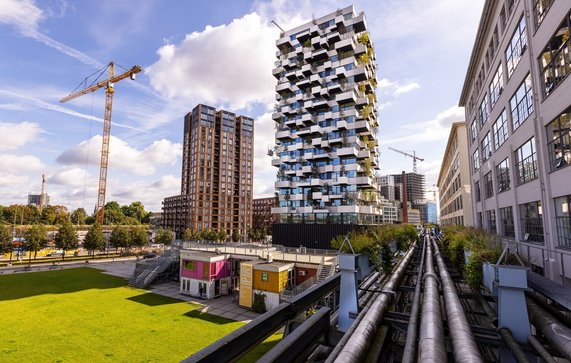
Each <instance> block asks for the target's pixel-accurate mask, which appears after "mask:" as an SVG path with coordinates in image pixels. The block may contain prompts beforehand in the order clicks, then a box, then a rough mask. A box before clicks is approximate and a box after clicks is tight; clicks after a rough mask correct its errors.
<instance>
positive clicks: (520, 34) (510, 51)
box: [506, 16, 527, 77]
mask: <svg viewBox="0 0 571 363" xmlns="http://www.w3.org/2000/svg"><path fill="white" fill-rule="evenodd" d="M526 48H527V35H526V33H525V17H523V16H522V17H521V19H520V21H519V24H518V27H517V29H516V30H515V32H514V35H513V36H512V39H511V40H510V44H509V45H508V48H507V49H506V64H507V68H508V77H511V75H512V73H513V72H514V70H515V67H517V65H518V64H519V61H520V59H521V57H522V55H523V52H525V50H526Z"/></svg>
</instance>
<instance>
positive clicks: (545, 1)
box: [533, 0, 554, 30]
mask: <svg viewBox="0 0 571 363" xmlns="http://www.w3.org/2000/svg"><path fill="white" fill-rule="evenodd" d="M553 1H554V0H536V1H535V5H534V7H533V18H534V20H535V29H536V30H537V28H539V26H540V25H541V22H542V21H543V18H545V14H547V12H548V11H549V8H550V7H551V4H553Z"/></svg>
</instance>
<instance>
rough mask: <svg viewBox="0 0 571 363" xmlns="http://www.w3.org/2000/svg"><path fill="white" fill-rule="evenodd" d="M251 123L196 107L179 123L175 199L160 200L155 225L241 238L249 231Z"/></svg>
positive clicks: (177, 232) (252, 134) (226, 113)
mask: <svg viewBox="0 0 571 363" xmlns="http://www.w3.org/2000/svg"><path fill="white" fill-rule="evenodd" d="M253 132H254V120H253V119H251V118H249V117H246V116H237V115H235V114H234V113H232V112H228V111H224V110H220V111H217V110H216V109H214V108H213V107H210V106H206V105H202V104H199V105H198V106H196V107H195V108H194V109H193V110H192V112H190V113H188V114H187V115H186V116H185V118H184V141H183V156H182V178H181V179H182V180H181V194H180V195H177V196H173V197H168V198H165V200H164V201H163V215H162V221H161V224H162V226H163V227H166V228H170V229H172V230H173V231H174V232H175V233H176V235H177V237H179V238H180V237H182V234H183V232H184V230H185V229H187V228H190V229H192V230H194V231H202V230H205V229H214V230H222V229H224V230H225V231H226V233H227V234H228V236H231V235H232V234H233V233H234V232H236V233H238V234H239V235H240V236H242V237H244V236H246V235H247V232H248V229H250V228H251V225H252V176H253V167H254V165H253V163H254V158H253V154H252V148H253V140H254V133H253Z"/></svg>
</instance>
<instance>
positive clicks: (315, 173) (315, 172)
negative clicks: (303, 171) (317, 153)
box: [311, 164, 319, 179]
mask: <svg viewBox="0 0 571 363" xmlns="http://www.w3.org/2000/svg"><path fill="white" fill-rule="evenodd" d="M311 176H312V177H314V178H316V179H317V178H319V168H318V167H317V165H315V164H313V165H311Z"/></svg>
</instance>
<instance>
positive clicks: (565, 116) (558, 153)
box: [547, 107, 571, 171]
mask: <svg viewBox="0 0 571 363" xmlns="http://www.w3.org/2000/svg"><path fill="white" fill-rule="evenodd" d="M547 144H548V150H549V160H550V161H551V171H554V170H557V169H559V168H562V167H564V166H567V165H569V163H571V107H568V108H567V109H566V110H565V111H563V113H562V114H561V115H559V116H558V117H557V118H556V119H555V120H553V121H551V122H550V123H549V124H548V125H547Z"/></svg>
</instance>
